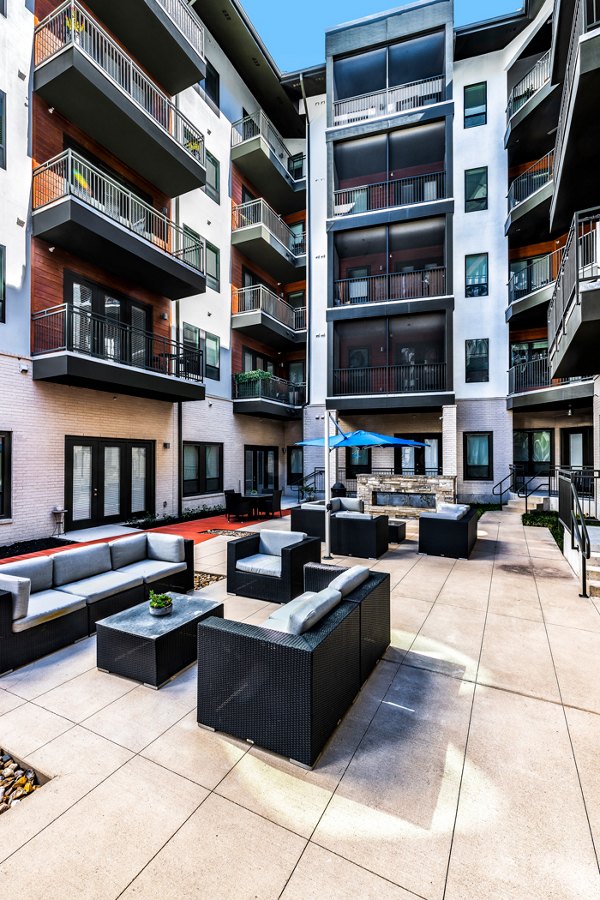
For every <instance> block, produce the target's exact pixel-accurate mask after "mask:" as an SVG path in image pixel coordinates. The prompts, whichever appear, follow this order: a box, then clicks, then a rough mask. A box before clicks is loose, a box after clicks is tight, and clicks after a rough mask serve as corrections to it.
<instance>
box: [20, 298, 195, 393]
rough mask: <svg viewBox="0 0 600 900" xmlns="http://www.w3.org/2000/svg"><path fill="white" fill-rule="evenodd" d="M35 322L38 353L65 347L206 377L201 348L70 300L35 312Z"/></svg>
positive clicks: (165, 372)
mask: <svg viewBox="0 0 600 900" xmlns="http://www.w3.org/2000/svg"><path fill="white" fill-rule="evenodd" d="M32 325H33V355H34V356H42V355H44V354H48V353H59V352H61V351H64V352H69V353H76V354H79V355H81V356H89V357H92V358H94V359H100V360H105V361H107V362H111V363H118V364H119V365H124V366H128V367H132V368H134V369H144V370H146V371H148V372H156V373H158V374H160V375H170V376H172V377H174V378H184V379H185V380H186V381H197V382H201V381H203V376H202V372H203V368H202V362H203V360H202V351H201V350H191V349H188V348H187V347H184V345H183V344H180V343H178V342H177V341H171V340H169V339H168V338H165V337H161V336H160V335H156V334H152V333H151V332H149V331H142V330H141V329H139V328H134V327H133V326H132V325H126V324H124V323H123V322H117V321H115V320H114V319H110V318H108V316H101V315H98V314H97V313H93V312H90V311H89V310H87V309H82V308H81V307H78V306H73V305H72V304H70V303H65V304H63V305H62V306H54V307H52V308H51V309H46V310H44V311H43V312H39V313H35V314H34V315H33V316H32Z"/></svg>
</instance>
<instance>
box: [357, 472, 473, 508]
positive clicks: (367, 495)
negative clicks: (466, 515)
mask: <svg viewBox="0 0 600 900" xmlns="http://www.w3.org/2000/svg"><path fill="white" fill-rule="evenodd" d="M356 482H357V493H358V497H359V498H360V499H361V500H362V501H363V502H364V504H365V512H369V513H373V514H374V515H386V516H389V517H390V519H418V518H419V516H420V515H421V513H422V512H424V511H426V510H428V511H432V510H435V509H436V507H437V504H438V503H440V502H441V503H455V502H456V478H454V477H451V476H448V477H444V476H438V477H430V476H426V475H358V476H357V479H356Z"/></svg>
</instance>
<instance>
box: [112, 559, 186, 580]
mask: <svg viewBox="0 0 600 900" xmlns="http://www.w3.org/2000/svg"><path fill="white" fill-rule="evenodd" d="M185 569H186V565H185V563H169V562H162V561H161V560H160V559H143V560H141V561H140V562H135V563H131V564H130V565H129V566H123V567H122V568H121V569H116V570H115V571H116V572H119V573H120V574H121V575H127V576H130V577H133V578H137V577H139V578H141V579H142V581H145V583H146V584H150V583H151V582H153V581H158V580H159V579H160V578H168V577H169V576H170V575H176V574H177V573H178V572H185Z"/></svg>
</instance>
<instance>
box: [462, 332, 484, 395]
mask: <svg viewBox="0 0 600 900" xmlns="http://www.w3.org/2000/svg"><path fill="white" fill-rule="evenodd" d="M465 362H466V365H465V381H466V383H467V384H473V383H475V382H478V381H489V380H490V342H489V340H488V338H477V339H475V340H470V341H465Z"/></svg>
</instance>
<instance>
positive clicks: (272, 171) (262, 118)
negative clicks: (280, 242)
mask: <svg viewBox="0 0 600 900" xmlns="http://www.w3.org/2000/svg"><path fill="white" fill-rule="evenodd" d="M231 161H232V162H233V163H235V165H236V166H237V168H238V169H239V170H240V172H241V173H242V175H244V176H245V177H246V178H247V179H248V181H249V182H250V183H251V184H252V185H253V186H254V187H255V188H256V190H257V191H258V192H259V193H260V195H261V197H264V198H265V200H267V201H268V202H269V203H271V204H272V205H273V206H275V207H276V208H277V209H280V210H281V211H282V212H283V213H285V214H286V215H287V214H288V213H293V212H299V211H300V210H301V209H304V208H305V207H306V157H304V156H303V155H302V154H299V153H296V154H294V153H292V152H291V151H290V150H289V149H288V147H287V146H286V143H285V141H284V139H283V138H282V137H281V135H280V134H279V132H278V131H277V129H276V128H275V126H274V125H273V124H272V122H270V120H269V119H268V118H267V116H266V115H265V114H264V112H262V110H259V111H258V112H256V113H253V115H251V116H246V117H245V118H244V119H240V120H239V121H238V122H234V123H233V125H232V126H231Z"/></svg>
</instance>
